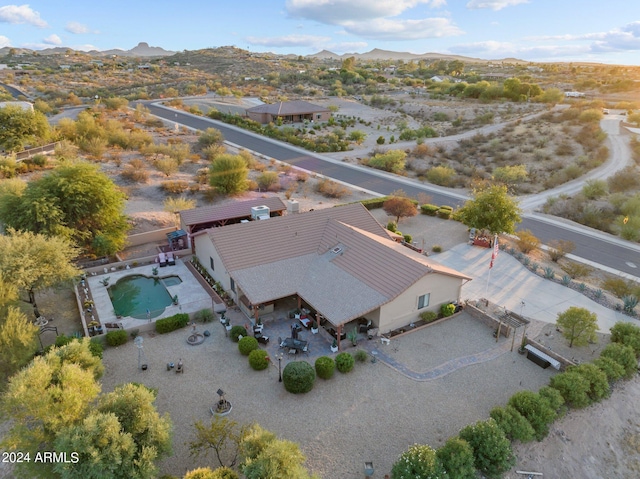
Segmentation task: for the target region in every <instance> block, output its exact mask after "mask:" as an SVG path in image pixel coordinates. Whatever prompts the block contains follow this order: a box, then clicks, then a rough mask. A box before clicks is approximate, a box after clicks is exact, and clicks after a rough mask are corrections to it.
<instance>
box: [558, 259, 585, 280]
mask: <svg viewBox="0 0 640 479" xmlns="http://www.w3.org/2000/svg"><path fill="white" fill-rule="evenodd" d="M561 268H562V270H563V271H564V272H565V273H567V274H568V275H569V276H570V277H571V278H573V279H576V278H586V277H587V276H589V275H590V274H591V272H592V271H593V268H591V267H590V266H587V265H586V264H582V263H574V262H573V261H571V262H568V263H567V264H563V265H562V266H561Z"/></svg>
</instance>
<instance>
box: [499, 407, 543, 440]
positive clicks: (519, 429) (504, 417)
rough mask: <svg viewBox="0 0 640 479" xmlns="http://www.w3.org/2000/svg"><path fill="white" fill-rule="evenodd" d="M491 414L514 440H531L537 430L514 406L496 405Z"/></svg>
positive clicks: (506, 434)
mask: <svg viewBox="0 0 640 479" xmlns="http://www.w3.org/2000/svg"><path fill="white" fill-rule="evenodd" d="M489 416H491V418H492V419H494V420H495V421H496V424H497V425H498V427H499V428H500V429H502V431H503V432H504V435H505V436H507V437H508V438H509V439H510V440H512V441H513V440H517V441H520V442H529V441H532V440H533V438H534V436H535V431H534V430H533V427H531V424H529V421H527V419H526V418H525V417H524V416H523V415H522V414H520V413H519V412H518V411H517V410H516V408H514V407H513V406H505V407H500V406H498V407H494V408H493V409H492V410H491V412H490V413H489Z"/></svg>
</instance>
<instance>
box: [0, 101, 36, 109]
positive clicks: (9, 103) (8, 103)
mask: <svg viewBox="0 0 640 479" xmlns="http://www.w3.org/2000/svg"><path fill="white" fill-rule="evenodd" d="M5 106H17V107H20V108H22V109H23V110H25V111H33V103H29V102H28V101H0V108H4V107H5Z"/></svg>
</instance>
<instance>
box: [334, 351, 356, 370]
mask: <svg viewBox="0 0 640 479" xmlns="http://www.w3.org/2000/svg"><path fill="white" fill-rule="evenodd" d="M354 364H355V360H354V359H353V356H352V355H351V354H349V353H338V355H337V356H336V369H337V370H338V371H340V372H341V373H348V372H349V371H351V370H352V369H353V365H354Z"/></svg>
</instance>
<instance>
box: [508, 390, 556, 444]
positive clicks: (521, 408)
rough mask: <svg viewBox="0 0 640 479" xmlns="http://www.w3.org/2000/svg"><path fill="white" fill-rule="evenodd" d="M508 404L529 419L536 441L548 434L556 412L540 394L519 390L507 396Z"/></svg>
mask: <svg viewBox="0 0 640 479" xmlns="http://www.w3.org/2000/svg"><path fill="white" fill-rule="evenodd" d="M508 404H509V406H513V407H514V408H516V409H517V410H518V412H519V413H520V414H522V415H523V416H524V417H525V418H526V419H527V421H529V424H531V427H533V430H534V431H535V433H536V434H535V437H536V439H537V440H538V441H540V440H542V439H543V438H544V437H546V435H547V434H549V424H551V423H552V422H553V421H554V420H555V418H556V412H555V411H554V410H553V409H551V407H550V405H549V402H548V401H547V400H546V399H545V398H543V397H542V396H540V394H538V393H534V392H532V391H519V392H517V393H515V394H514V395H513V396H511V397H510V398H509V401H508Z"/></svg>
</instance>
